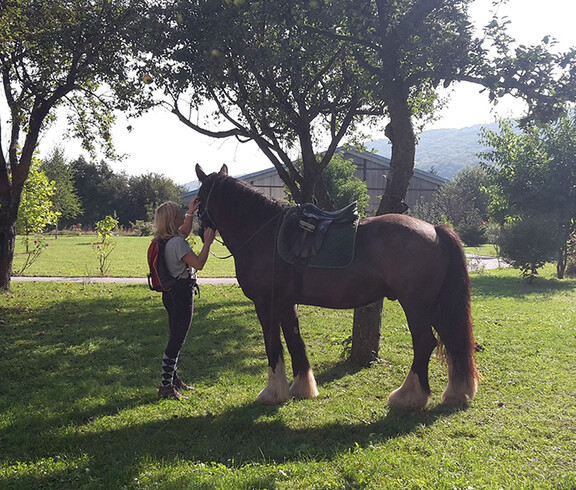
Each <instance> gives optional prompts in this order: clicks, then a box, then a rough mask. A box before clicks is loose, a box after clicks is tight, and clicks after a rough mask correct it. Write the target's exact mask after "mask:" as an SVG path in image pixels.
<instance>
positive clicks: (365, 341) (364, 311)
mask: <svg viewBox="0 0 576 490" xmlns="http://www.w3.org/2000/svg"><path fill="white" fill-rule="evenodd" d="M383 302H384V300H383V299H381V300H380V301H376V302H375V303H372V304H369V305H366V306H363V307H361V308H356V309H355V310H354V322H353V326H352V350H351V352H350V362H352V363H353V364H355V365H357V366H369V365H370V364H371V363H372V362H374V361H375V360H376V359H378V350H379V349H378V348H379V345H380V324H381V323H382V305H383Z"/></svg>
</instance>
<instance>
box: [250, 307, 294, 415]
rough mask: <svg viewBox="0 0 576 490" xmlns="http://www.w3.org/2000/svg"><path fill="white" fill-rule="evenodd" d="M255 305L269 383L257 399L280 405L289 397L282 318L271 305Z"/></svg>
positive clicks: (267, 403) (261, 401) (268, 403)
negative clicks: (282, 339)
mask: <svg viewBox="0 0 576 490" xmlns="http://www.w3.org/2000/svg"><path fill="white" fill-rule="evenodd" d="M255 306H256V313H257V315H258V319H259V320H260V324H261V325H262V332H263V333H264V344H265V346H266V355H267V357H268V384H267V385H266V387H265V388H264V389H263V390H262V391H261V392H260V393H259V394H258V397H257V398H256V400H257V401H258V402H260V403H265V404H266V405H279V404H281V403H284V402H285V401H286V400H287V399H288V380H287V379H286V367H285V365H284V354H283V352H282V343H281V341H280V320H279V318H278V315H277V314H275V313H274V312H272V313H271V309H270V306H268V305H264V304H261V303H255Z"/></svg>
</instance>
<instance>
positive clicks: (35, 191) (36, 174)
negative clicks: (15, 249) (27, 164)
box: [16, 158, 59, 252]
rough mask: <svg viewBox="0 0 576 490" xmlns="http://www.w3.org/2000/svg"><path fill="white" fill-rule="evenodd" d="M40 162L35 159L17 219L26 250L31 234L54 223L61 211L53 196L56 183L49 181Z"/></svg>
mask: <svg viewBox="0 0 576 490" xmlns="http://www.w3.org/2000/svg"><path fill="white" fill-rule="evenodd" d="M39 166H40V165H39V162H38V160H37V159H36V158H34V159H33V161H32V165H31V168H30V174H29V176H28V179H27V180H26V183H25V184H24V188H23V189H22V197H21V202H20V208H19V210H18V219H17V220H16V231H17V232H18V233H19V234H21V235H24V240H25V243H26V252H28V248H29V240H28V238H29V235H30V234H32V233H41V232H43V231H44V229H45V228H46V226H47V225H53V224H54V223H55V222H56V221H57V220H58V216H59V212H58V211H56V210H54V204H53V198H54V194H55V189H56V184H55V183H54V181H49V180H48V178H47V177H46V175H45V174H44V172H42V171H41V170H40V168H39Z"/></svg>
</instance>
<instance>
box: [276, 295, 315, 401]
mask: <svg viewBox="0 0 576 490" xmlns="http://www.w3.org/2000/svg"><path fill="white" fill-rule="evenodd" d="M280 324H281V325H282V332H283V333H284V339H285V340H286V345H287V346H288V351H289V352H290V356H291V357H292V372H293V375H294V381H293V382H292V386H290V395H291V396H293V397H295V398H314V397H316V396H318V388H317V386H316V379H314V374H313V373H312V369H311V368H310V362H309V361H308V356H307V355H306V346H305V345H304V341H303V340H302V336H301V335H300V327H299V322H298V311H297V307H296V305H293V306H290V307H288V308H287V309H286V310H285V311H283V312H282V318H281V320H280Z"/></svg>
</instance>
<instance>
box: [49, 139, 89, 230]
mask: <svg viewBox="0 0 576 490" xmlns="http://www.w3.org/2000/svg"><path fill="white" fill-rule="evenodd" d="M40 168H41V170H42V171H43V172H44V173H45V174H46V177H48V179H50V180H52V181H54V184H55V185H54V196H53V198H52V202H53V204H54V209H55V210H56V211H57V212H58V213H59V215H60V216H61V217H62V218H67V219H69V220H74V219H75V218H76V217H77V216H78V215H79V214H80V213H81V212H82V204H81V201H80V198H79V196H78V193H77V191H76V188H75V186H74V171H73V170H72V167H71V166H70V165H68V162H66V158H65V156H64V150H63V149H62V148H61V147H56V148H54V149H53V150H52V152H51V153H50V154H49V155H48V157H47V158H45V159H44V160H42V163H41V164H40Z"/></svg>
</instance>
